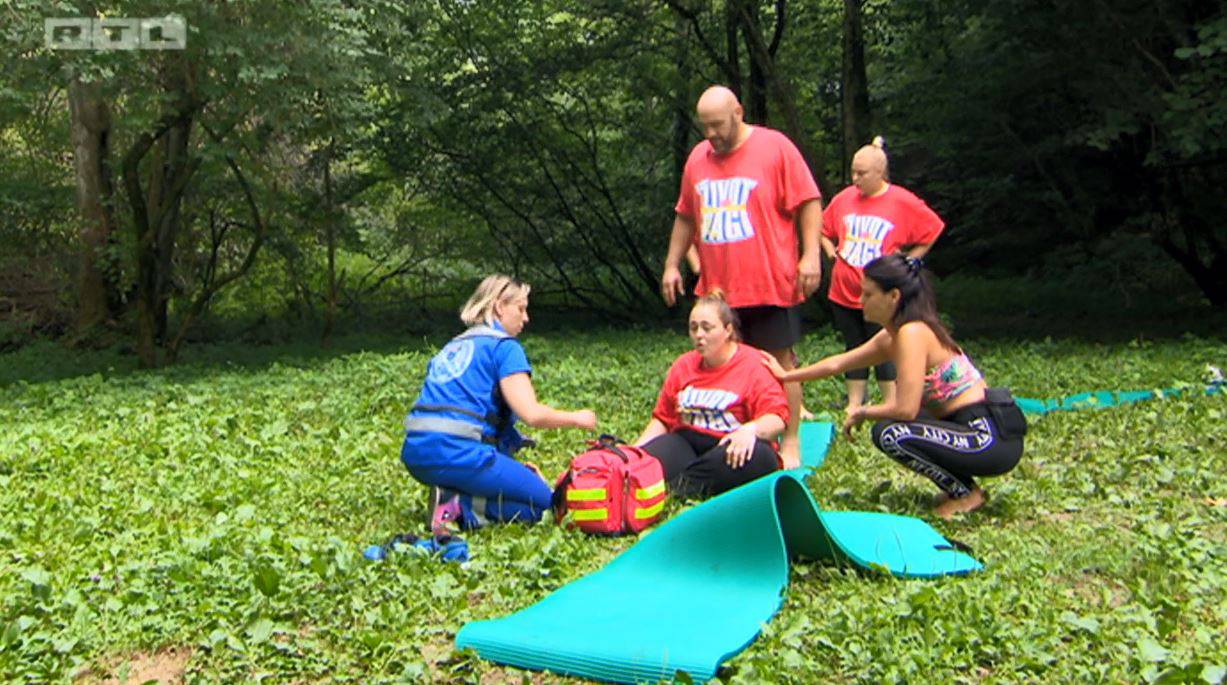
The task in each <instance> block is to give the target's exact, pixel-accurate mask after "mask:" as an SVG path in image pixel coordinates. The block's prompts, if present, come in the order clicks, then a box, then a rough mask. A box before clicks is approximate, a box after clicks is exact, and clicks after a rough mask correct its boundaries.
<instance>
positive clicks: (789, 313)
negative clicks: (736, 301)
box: [734, 306, 801, 351]
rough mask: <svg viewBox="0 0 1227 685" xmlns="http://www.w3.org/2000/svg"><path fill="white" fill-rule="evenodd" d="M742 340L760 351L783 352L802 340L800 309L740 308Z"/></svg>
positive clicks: (738, 313)
mask: <svg viewBox="0 0 1227 685" xmlns="http://www.w3.org/2000/svg"><path fill="white" fill-rule="evenodd" d="M734 311H736V312H737V318H738V320H739V321H740V322H741V339H742V340H744V341H745V342H746V344H747V345H751V346H754V347H757V348H758V349H760V350H769V351H770V350H783V349H787V348H790V347H792V346H793V345H796V344H797V342H798V341H800V340H801V312H800V311H799V308H798V307H771V306H767V307H738V308H736V309H735V310H734Z"/></svg>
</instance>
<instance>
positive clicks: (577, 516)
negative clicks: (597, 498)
mask: <svg viewBox="0 0 1227 685" xmlns="http://www.w3.org/2000/svg"><path fill="white" fill-rule="evenodd" d="M607 518H609V510H608V509H605V508H604V507H602V508H600V509H572V510H571V520H572V521H604V520H605V519H607Z"/></svg>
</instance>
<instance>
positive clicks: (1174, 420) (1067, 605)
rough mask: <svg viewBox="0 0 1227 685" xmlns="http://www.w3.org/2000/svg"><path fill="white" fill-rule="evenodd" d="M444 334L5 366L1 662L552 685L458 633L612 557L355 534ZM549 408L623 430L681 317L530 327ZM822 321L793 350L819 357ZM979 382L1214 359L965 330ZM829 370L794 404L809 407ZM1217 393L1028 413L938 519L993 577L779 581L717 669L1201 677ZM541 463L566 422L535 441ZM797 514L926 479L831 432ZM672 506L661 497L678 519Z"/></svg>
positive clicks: (494, 541) (650, 390) (651, 386)
mask: <svg viewBox="0 0 1227 685" xmlns="http://www.w3.org/2000/svg"><path fill="white" fill-rule="evenodd" d="M440 342H442V339H429V340H426V339H417V340H409V341H404V340H392V339H387V338H354V339H347V340H343V341H339V342H338V344H337V345H336V347H335V348H334V349H333V350H332V351H330V352H320V351H319V350H316V349H314V348H305V347H303V348H297V347H293V346H286V347H273V348H258V349H253V348H243V347H238V346H222V345H219V346H212V347H203V348H199V349H194V350H189V352H188V356H187V358H186V359H185V361H184V363H183V364H181V365H179V366H177V367H175V368H171V369H166V370H162V371H158V372H144V371H136V370H134V369H133V368H131V366H130V362H129V361H127V360H125V359H124V358H122V357H119V356H116V355H114V354H113V353H109V352H99V353H91V354H87V355H82V354H81V353H72V354H71V355H69V353H66V352H63V351H61V350H59V349H58V348H52V347H49V346H37V345H36V346H30V347H26V348H23V349H22V350H21V351H19V352H17V353H13V354H10V355H5V357H4V363H3V364H2V365H0V367H2V371H0V425H3V426H4V430H3V431H2V432H0V676H2V677H3V678H5V679H7V680H11V681H13V682H31V681H33V682H73V681H77V682H98V681H101V680H105V679H107V678H115V679H118V680H121V681H122V680H124V679H128V680H129V681H130V682H137V680H135V679H136V678H143V677H144V676H143V675H142V674H144V673H147V672H148V671H146V670H142V668H143V664H144V663H145V662H146V661H148V660H150V659H151V658H154V657H157V656H158V655H163V656H164V655H171V656H170V657H167V658H169V659H170V661H168V662H166V663H171V664H172V665H173V666H174V668H172V669H170V672H171V675H172V676H175V675H176V674H177V675H178V677H180V678H182V679H184V680H186V681H193V682H238V681H255V680H261V681H263V680H267V681H271V682H319V681H322V682H404V681H421V682H504V681H511V682H521V681H528V682H565V681H566V679H564V678H559V677H556V676H551V675H544V674H533V673H523V672H519V671H515V670H513V669H504V668H501V667H498V666H496V665H493V664H489V663H486V662H482V661H480V660H477V659H476V658H474V657H472V656H471V655H467V654H459V653H455V652H454V651H453V649H452V638H453V636H454V634H455V632H456V631H457V630H458V629H459V628H460V627H461V626H462V625H463V624H464V623H465V622H466V621H469V620H473V619H480V618H488V617H492V616H496V615H501V614H504V613H506V612H509V611H512V610H515V609H517V608H520V607H523V606H525V605H527V604H529V603H531V602H534V601H536V600H537V599H540V598H541V597H543V596H544V595H545V594H547V593H549V592H550V591H552V590H554V589H556V588H557V587H559V586H561V585H562V584H564V583H566V582H568V581H570V580H573V579H575V578H578V577H580V576H582V575H583V574H585V573H587V572H590V571H592V570H594V569H596V568H599V567H600V566H601V565H603V564H604V563H606V562H607V561H608V560H610V559H612V558H613V557H614V556H615V555H617V553H618V552H620V551H621V550H622V549H624V548H625V547H626V546H628V545H629V544H631V543H632V542H633V541H632V540H630V539H625V538H623V539H596V538H588V537H585V536H582V535H579V534H576V533H570V532H565V531H563V530H561V529H559V528H558V527H556V526H552V525H540V526H535V527H521V526H505V527H499V528H495V529H489V530H483V531H479V532H474V533H472V534H470V535H468V540H469V542H470V545H471V548H472V550H473V552H474V559H473V560H472V561H471V562H469V563H467V564H464V565H458V564H443V563H439V562H438V561H437V560H434V559H431V558H429V557H425V556H422V555H419V554H415V553H413V552H411V551H406V552H404V553H394V554H392V555H390V556H389V557H388V559H387V560H385V561H384V562H380V563H372V562H368V561H366V560H364V559H363V558H362V557H361V550H362V548H363V547H364V546H365V545H367V544H370V543H372V542H379V541H382V540H386V539H388V538H390V537H391V536H392V535H393V534H396V533H400V532H405V531H409V530H418V529H420V528H421V527H422V524H423V522H424V519H425V511H424V507H425V497H424V489H423V488H422V487H421V486H420V485H417V484H415V483H414V482H413V481H412V480H411V479H410V478H409V476H408V475H407V474H406V473H405V471H404V469H403V467H402V466H401V465H400V463H399V458H398V456H399V448H400V441H401V437H402V435H401V431H400V428H399V427H400V423H401V419H402V417H403V414H404V413H405V411H406V409H407V407H408V406H409V405H410V404H411V402H412V400H413V399H414V395H415V393H416V391H417V389H418V387H419V385H420V382H421V379H422V374H423V372H424V369H425V366H426V362H427V360H428V359H429V356H430V354H431V353H432V351H433V350H434V349H435V346H436V345H437V344H439V343H440ZM525 343H526V347H527V349H528V352H529V356H530V358H531V359H532V360H533V363H534V366H535V381H534V382H535V384H536V386H537V388H538V389H539V392H540V394H541V396H542V398H543V400H544V401H546V402H550V403H558V404H563V405H566V406H581V405H582V406H593V407H595V408H596V409H597V411H598V414H599V415H600V417H601V421H602V430H605V431H608V432H613V433H617V434H619V435H622V436H624V437H627V438H633V437H634V436H635V435H637V433H638V431H639V429H640V428H641V427H642V425H643V423H644V422H645V421H646V418H647V416H648V414H649V412H650V410H651V407H652V404H653V402H654V399H655V394H656V391H657V389H658V387H659V383H660V382H661V380H662V378H663V375H664V372H665V370H666V368H667V366H668V364H669V362H670V361H671V360H672V358H673V357H674V356H675V355H676V354H677V353H679V352H680V351H681V350H683V349H685V347H686V340H685V338H684V337H683V336H682V335H681V334H680V332H678V331H617V332H614V331H596V332H589V333H584V334H573V333H569V334H565V335H564V334H561V333H557V334H554V333H551V334H533V333H531V332H530V334H528V335H527V336H526V337H525ZM837 345H838V344H837V342H836V339H835V336H834V335H833V334H831V333H830V332H829V331H826V330H822V331H818V332H817V333H816V334H814V335H811V336H809V337H807V338H806V340H805V342H804V343H803V345H802V346H801V347H800V349H799V353H800V355H801V357H802V359H803V360H808V359H814V358H817V357H818V356H819V355H822V354H825V353H829V352H832V351H834V350H836V349H837ZM967 348H968V351H969V352H970V353H971V354H972V355H973V356H974V357H975V359H976V362H977V364H978V365H979V366H980V367H981V369H983V370H984V372H985V373H986V374H987V375H988V377H989V379H990V380H991V381H993V382H994V383H1000V384H1006V385H1010V386H1012V387H1013V388H1014V389H1015V392H1016V394H1017V395H1020V396H1028V397H1051V396H1057V395H1062V394H1067V393H1072V392H1077V391H1081V390H1088V389H1101V388H1126V389H1139V388H1158V387H1168V386H1171V385H1173V384H1176V383H1189V382H1196V381H1197V380H1198V379H1200V378H1201V376H1202V373H1203V369H1204V367H1205V365H1206V364H1208V363H1215V364H1220V365H1222V363H1223V362H1224V361H1227V344H1224V343H1222V342H1220V341H1215V340H1205V339H1198V338H1185V339H1181V340H1173V341H1165V342H1135V343H1131V344H1116V345H1101V344H1092V343H1080V342H1072V341H1062V340H1030V341H1004V340H1000V339H993V340H991V341H990V340H977V339H974V338H973V339H971V340H969V341H967ZM841 393H842V383H841V382H839V381H835V380H833V381H827V382H820V383H813V384H810V385H807V386H806V402H807V404H808V405H809V407H810V408H812V409H815V410H817V411H819V412H832V413H833V411H834V410H833V409H832V407H835V406H839V405H841V404H842V396H841ZM1225 415H1227V400H1225V399H1224V398H1223V397H1222V396H1219V397H1210V398H1181V399H1169V400H1164V401H1155V402H1150V403H1146V404H1141V405H1137V406H1132V407H1124V408H1119V409H1113V410H1107V411H1087V412H1077V413H1068V414H1059V415H1053V416H1048V417H1045V418H1043V419H1039V420H1036V421H1035V422H1034V424H1033V426H1032V430H1031V432H1030V433H1029V435H1028V449H1027V455H1026V457H1025V459H1024V462H1023V463H1022V465H1021V466H1020V467H1019V468H1018V469H1017V470H1016V471H1015V472H1014V473H1012V474H1010V475H1009V476H1006V477H1004V478H1002V479H998V480H997V481H995V482H993V483H992V484H991V490H992V494H993V498H992V500H991V501H990V502H989V504H988V505H987V507H986V508H985V509H984V510H982V511H980V512H977V513H976V514H974V515H971V516H967V517H964V518H962V519H958V520H956V521H954V522H952V523H945V522H935V525H936V526H937V527H938V528H939V530H941V531H942V532H944V533H946V534H948V535H949V536H951V537H953V538H956V539H959V540H961V541H963V542H966V543H968V544H969V545H971V546H972V547H973V548H974V549H975V551H976V554H977V556H978V557H979V558H980V559H982V560H983V561H984V562H985V563H986V565H987V570H986V571H985V572H983V573H980V574H977V575H975V576H972V577H968V578H960V579H945V580H940V581H936V582H921V581H897V580H893V579H891V578H888V577H878V576H873V575H866V574H863V573H857V572H854V571H852V570H850V569H845V568H836V567H827V566H818V565H811V564H800V565H796V566H795V567H794V578H793V582H792V584H791V586H790V589H789V594H788V597H787V598H786V599H785V602H784V605H783V608H782V610H781V611H780V613H779V614H778V615H777V616H776V618H775V619H774V620H773V621H772V622H771V623H770V624H769V625H767V626H766V627H765V628H764V634H763V636H762V637H761V638H760V639H759V640H757V641H756V642H755V643H754V644H753V645H751V646H750V647H749V648H748V649H747V650H746V651H745V652H744V653H742V654H741V655H740V656H739V657H737V658H736V659H734V660H733V661H732V662H731V663H730V668H729V670H728V672H727V673H725V674H723V675H722V679H723V680H725V681H727V682H735V683H757V682H798V683H800V682H817V681H822V682H849V683H851V682H866V683H868V682H873V683H881V682H898V683H904V682H911V683H918V682H967V683H971V682H977V683H978V682H1001V683H1018V682H1035V683H1051V682H1124V681H1152V682H1188V683H1198V682H1204V683H1215V682H1220V681H1222V680H1223V676H1224V667H1225V666H1227V660H1225V659H1224V658H1223V652H1222V645H1221V640H1222V635H1223V634H1225V633H1227V603H1225V602H1224V600H1223V597H1224V596H1225V586H1227V564H1224V549H1225V544H1224V542H1225V540H1227V485H1225V483H1227V481H1225V480H1224V479H1223V477H1222V474H1223V473H1224V472H1227V420H1225V418H1227V416H1225ZM537 437H538V438H539V439H540V440H541V445H540V446H539V447H538V448H537V449H536V451H535V454H534V455H533V457H532V458H533V460H534V461H537V462H538V463H540V464H541V465H542V466H543V467H544V468H545V470H546V471H547V472H549V473H551V474H553V473H557V472H558V471H560V470H561V469H562V468H563V466H564V464H565V463H566V462H567V460H568V459H569V458H570V457H571V456H572V455H573V454H575V453H577V452H578V451H580V449H581V444H582V439H583V438H584V437H586V436H583V435H581V434H579V433H578V432H576V431H550V432H544V433H541V434H540V435H538V436H537ZM811 487H812V488H813V490H814V492H815V493H816V495H817V499H818V501H819V502H820V503H821V504H822V505H823V506H826V507H829V508H837V509H862V510H877V511H890V512H896V513H903V514H909V515H915V516H920V517H923V518H930V517H929V514H928V512H929V508H930V500H931V497H932V495H933V494H934V492H935V491H934V490H933V489H932V488H931V486H929V485H928V483H927V481H922V480H921V479H919V478H917V477H915V476H912V475H911V474H908V473H906V472H904V471H903V470H902V469H899V468H898V467H897V466H895V465H894V464H893V463H891V462H889V461H888V460H887V459H886V458H884V457H882V456H880V455H879V454H877V453H876V452H875V451H874V450H873V448H872V446H871V445H870V443H869V440H868V435H867V434H864V433H863V434H862V435H861V436H860V439H859V440H857V441H855V442H850V443H849V442H846V441H845V442H839V443H837V444H836V445H835V447H834V448H833V451H832V453H831V455H830V457H829V458H828V461H827V464H826V465H825V466H824V467H823V468H822V469H821V470H820V471H819V472H818V473H817V474H815V475H814V476H813V477H812V480H811ZM675 506H678V505H675Z"/></svg>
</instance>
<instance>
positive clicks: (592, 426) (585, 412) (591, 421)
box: [571, 409, 596, 431]
mask: <svg viewBox="0 0 1227 685" xmlns="http://www.w3.org/2000/svg"><path fill="white" fill-rule="evenodd" d="M571 415H572V418H573V419H574V420H575V427H576V428H582V429H584V430H586V431H595V430H596V412H594V411H592V410H591V409H580V410H579V411H573V412H571Z"/></svg>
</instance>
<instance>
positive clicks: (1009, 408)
mask: <svg viewBox="0 0 1227 685" xmlns="http://www.w3.org/2000/svg"><path fill="white" fill-rule="evenodd" d="M984 402H985V403H986V404H987V405H988V413H989V415H990V416H992V417H993V423H994V424H995V425H996V426H997V434H998V435H999V436H1001V439H1003V440H1012V439H1014V438H1021V437H1022V436H1024V435H1026V434H1027V419H1026V417H1025V416H1023V413H1022V410H1021V409H1019V408H1018V403H1017V402H1015V401H1014V395H1013V394H1011V393H1010V389H1009V388H988V389H987V390H985V391H984Z"/></svg>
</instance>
